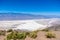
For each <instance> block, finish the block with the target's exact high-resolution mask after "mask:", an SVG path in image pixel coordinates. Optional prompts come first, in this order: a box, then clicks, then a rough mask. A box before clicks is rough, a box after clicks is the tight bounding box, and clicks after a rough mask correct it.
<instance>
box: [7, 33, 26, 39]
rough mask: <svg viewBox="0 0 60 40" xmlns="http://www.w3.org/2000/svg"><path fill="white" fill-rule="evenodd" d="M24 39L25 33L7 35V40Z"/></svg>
mask: <svg viewBox="0 0 60 40" xmlns="http://www.w3.org/2000/svg"><path fill="white" fill-rule="evenodd" d="M25 38H26V33H25V32H21V33H20V32H18V33H17V32H12V33H10V34H8V35H7V39H13V40H16V39H25Z"/></svg>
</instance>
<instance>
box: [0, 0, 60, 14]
mask: <svg viewBox="0 0 60 40" xmlns="http://www.w3.org/2000/svg"><path fill="white" fill-rule="evenodd" d="M0 12H22V13H29V14H38V15H41V14H45V15H47V14H49V15H50V14H51V15H60V0H0Z"/></svg>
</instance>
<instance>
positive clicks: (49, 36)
mask: <svg viewBox="0 0 60 40" xmlns="http://www.w3.org/2000/svg"><path fill="white" fill-rule="evenodd" d="M46 37H47V38H55V37H56V35H55V34H54V33H52V32H47V33H46Z"/></svg>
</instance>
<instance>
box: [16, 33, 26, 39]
mask: <svg viewBox="0 0 60 40" xmlns="http://www.w3.org/2000/svg"><path fill="white" fill-rule="evenodd" d="M17 38H18V39H25V38H26V33H24V32H22V33H17Z"/></svg>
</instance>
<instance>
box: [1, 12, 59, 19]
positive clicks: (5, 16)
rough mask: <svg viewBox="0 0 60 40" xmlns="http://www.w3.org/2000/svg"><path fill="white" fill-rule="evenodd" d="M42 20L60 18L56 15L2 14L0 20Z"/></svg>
mask: <svg viewBox="0 0 60 40" xmlns="http://www.w3.org/2000/svg"><path fill="white" fill-rule="evenodd" d="M41 18H60V16H54V15H32V14H24V13H0V20H27V19H28V20H29V19H41Z"/></svg>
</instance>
